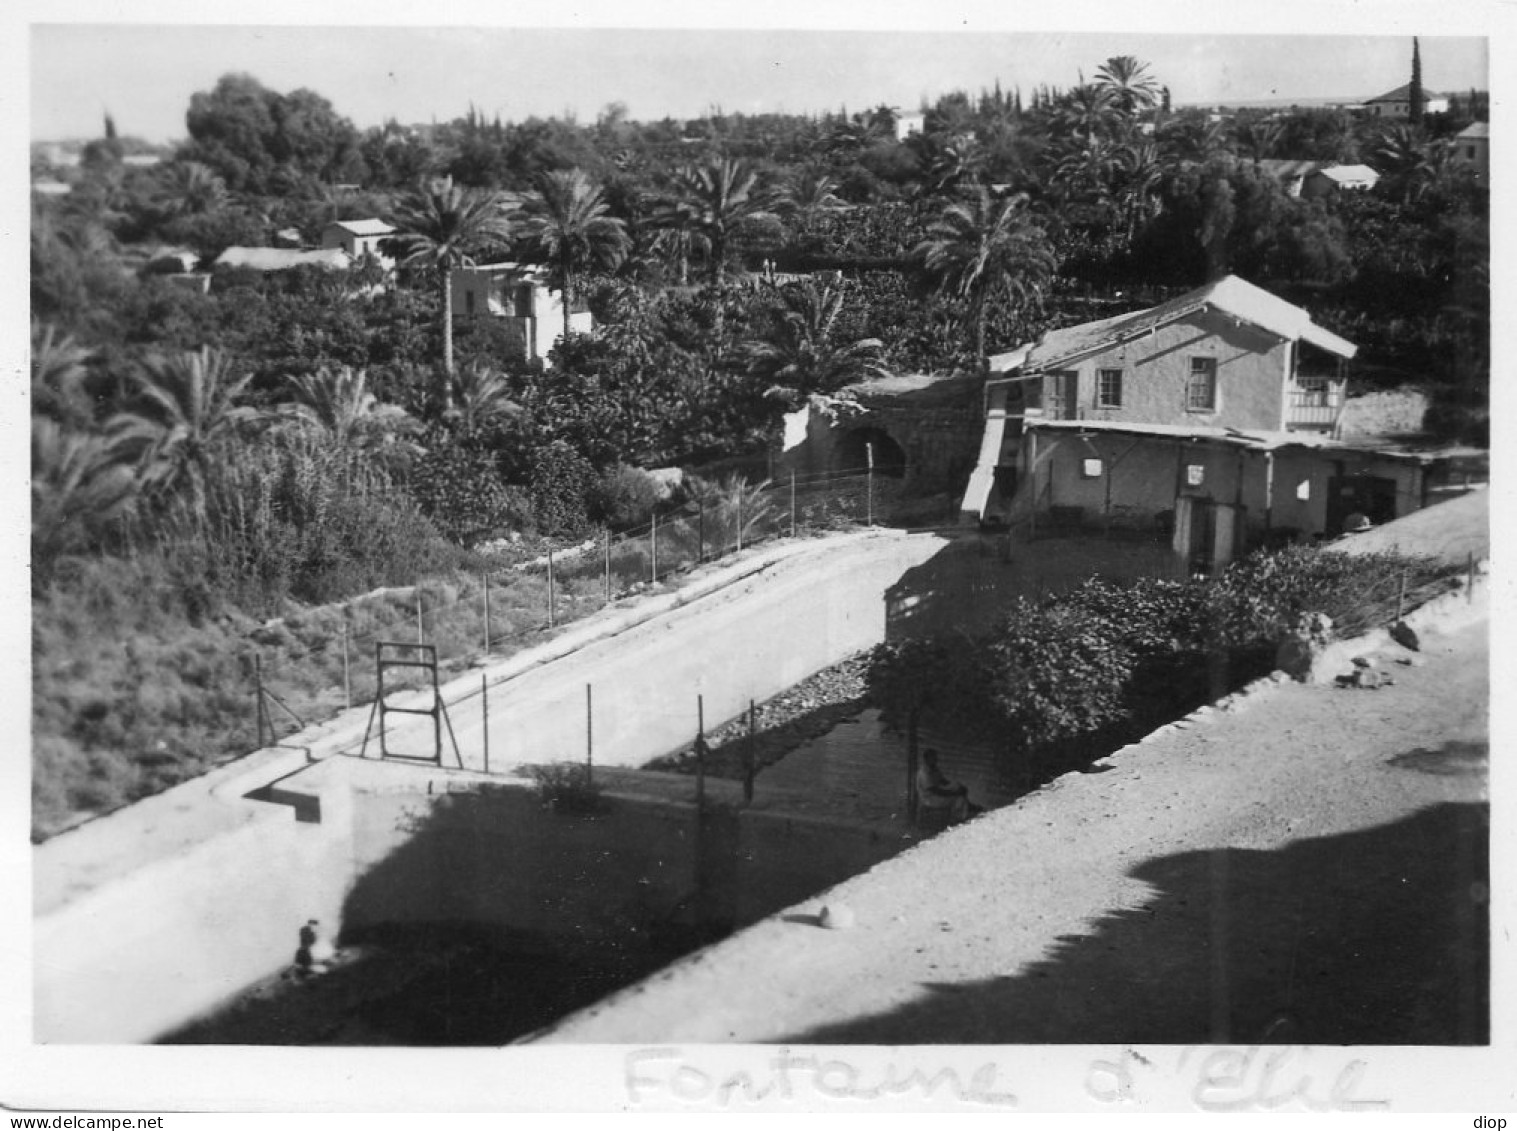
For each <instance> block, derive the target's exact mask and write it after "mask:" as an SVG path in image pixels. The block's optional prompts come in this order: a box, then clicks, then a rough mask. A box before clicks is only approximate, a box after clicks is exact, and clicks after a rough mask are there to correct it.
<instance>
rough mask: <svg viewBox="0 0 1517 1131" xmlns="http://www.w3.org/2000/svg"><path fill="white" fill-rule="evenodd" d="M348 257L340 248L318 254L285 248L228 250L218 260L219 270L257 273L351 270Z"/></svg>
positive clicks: (216, 264)
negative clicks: (240, 269)
mask: <svg viewBox="0 0 1517 1131" xmlns="http://www.w3.org/2000/svg"><path fill="white" fill-rule="evenodd" d="M351 263H352V261H351V260H350V259H349V258H348V253H347V252H345V251H343V250H342V248H340V247H328V248H320V249H318V250H315V251H297V250H295V249H294V248H285V247H229V248H227V249H226V250H225V251H223V252H222V253H221V254H220V255H218V256H217V257H216V263H215V266H217V267H247V268H250V269H252V270H254V271H285V270H288V269H289V268H291V267H303V266H307V265H309V266H313V267H330V268H333V269H341V268H345V267H348V266H350V265H351Z"/></svg>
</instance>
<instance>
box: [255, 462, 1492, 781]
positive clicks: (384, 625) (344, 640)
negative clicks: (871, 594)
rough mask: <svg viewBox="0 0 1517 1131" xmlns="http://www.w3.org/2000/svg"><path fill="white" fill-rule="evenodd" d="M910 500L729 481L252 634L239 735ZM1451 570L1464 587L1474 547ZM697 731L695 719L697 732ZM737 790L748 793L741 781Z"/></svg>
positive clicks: (469, 700) (1365, 617)
mask: <svg viewBox="0 0 1517 1131" xmlns="http://www.w3.org/2000/svg"><path fill="white" fill-rule="evenodd" d="M911 502H912V500H909V499H906V498H905V497H903V493H902V484H901V481H900V480H899V479H895V478H891V477H889V476H885V475H881V474H876V473H872V472H871V471H870V470H869V469H867V468H866V469H853V470H850V471H845V472H840V473H823V474H816V475H805V474H793V475H786V476H783V477H782V478H780V479H779V480H778V481H762V482H760V483H757V484H754V483H749V482H747V481H744V480H741V479H733V480H731V481H729V482H728V483H726V484H725V485H722V486H720V487H716V488H711V489H709V490H708V491H707V492H706V493H705V494H704V495H702V496H700V497H697V498H693V499H690V500H688V501H686V502H685V503H683V504H681V505H678V506H674V507H668V508H665V509H663V510H662V511H660V512H658V513H655V514H654V515H653V516H651V517H650V519H649V521H648V522H647V523H646V524H643V525H640V526H638V527H636V528H633V529H630V530H624V531H620V532H612V531H609V530H603V531H601V532H600V533H599V534H598V535H597V536H596V537H593V538H589V539H585V540H584V541H582V542H579V543H577V544H575V545H571V546H567V547H564V548H563V549H560V550H554V551H550V552H548V553H545V554H544V555H542V556H541V557H540V558H537V559H534V560H531V561H527V562H518V563H513V564H506V565H501V566H499V567H496V568H493V569H490V570H488V571H485V572H482V573H480V574H479V575H478V576H477V577H472V578H471V577H458V578H454V579H452V580H449V581H445V582H444V581H431V582H424V583H419V584H417V585H416V586H413V587H410V588H402V589H391V590H381V591H378V592H376V593H373V594H369V595H367V596H366V597H364V598H360V599H357V600H355V601H351V602H348V603H346V604H345V605H343V606H341V607H340V608H334V609H328V610H323V611H322V613H321V614H320V615H317V616H315V617H313V618H312V619H310V620H309V621H307V622H304V623H292V622H290V621H286V622H280V623H276V624H274V625H272V626H268V627H266V628H265V629H264V630H261V632H260V633H259V634H255V643H257V644H260V645H266V647H260V649H259V650H258V651H256V652H255V653H254V654H253V655H252V656H251V664H250V668H251V670H250V672H249V674H250V676H251V677H252V681H253V688H254V694H253V696H252V698H253V704H252V707H253V710H252V711H250V714H252V715H253V716H254V721H253V725H252V726H250V727H249V734H248V738H249V739H250V740H254V741H256V744H257V745H256V746H254V747H252V748H253V749H260V748H263V747H264V746H266V745H270V744H273V743H278V742H280V741H282V740H284V739H287V738H289V737H290V736H292V735H294V734H296V733H297V732H299V731H301V730H304V729H305V728H306V727H307V726H309V725H310V724H312V723H316V722H323V721H327V720H329V719H331V718H333V717H335V716H336V715H338V714H339V713H341V712H342V711H344V710H346V709H350V708H353V707H358V706H364V705H369V706H373V705H374V703H375V699H376V693H377V690H378V674H377V672H378V664H377V659H378V650H379V646H380V645H381V644H389V645H397V644H400V645H403V644H407V643H413V642H414V643H415V644H418V645H425V646H427V647H428V648H429V649H430V650H431V651H432V653H433V654H434V655H435V657H436V662H437V666H438V670H439V671H440V672H442V673H445V674H447V675H448V677H449V678H451V677H452V676H454V675H456V674H457V673H460V672H462V671H464V670H466V669H467V668H468V667H469V666H471V665H477V664H479V663H481V662H482V661H484V660H486V659H498V658H502V657H504V656H507V655H510V654H512V653H514V652H516V651H520V650H522V649H523V648H526V647H530V646H532V645H534V644H537V643H540V642H542V641H543V640H544V639H545V638H546V636H547V634H550V633H551V632H553V631H554V630H555V629H558V628H560V627H562V626H565V625H568V624H570V623H572V622H574V621H577V620H580V619H582V618H584V617H587V616H589V615H592V614H594V613H596V612H598V611H600V610H601V609H604V608H606V607H607V606H609V605H612V604H614V603H616V602H617V601H619V600H621V599H623V598H625V597H628V596H632V595H640V594H645V593H647V592H650V591H652V590H654V589H655V588H656V587H657V586H659V585H661V584H665V583H667V582H669V581H670V580H671V579H673V578H676V577H679V576H682V575H685V574H688V573H689V572H690V571H691V570H692V569H695V568H698V567H700V566H702V565H705V564H709V563H712V562H716V561H720V560H722V559H725V558H728V557H731V556H733V555H735V554H737V553H739V552H741V551H743V550H745V549H748V548H750V547H753V546H756V545H759V544H762V543H765V542H769V541H772V540H774V539H777V538H785V537H798V536H801V535H802V534H811V533H817V532H822V531H835V530H844V529H850V528H858V527H862V526H869V525H873V524H876V523H880V522H885V521H890V520H891V519H893V518H894V517H895V516H896V515H897V514H898V513H899V512H900V510H901V509H902V506H903V504H905V505H907V506H909V505H910V504H911ZM943 517H944V518H945V519H946V518H947V517H948V516H947V515H946V513H945V515H944V516H943ZM1462 572H1465V573H1466V574H1467V575H1468V581H1467V586H1468V587H1469V589H1470V590H1472V588H1473V585H1474V581H1475V562H1474V558H1473V555H1471V557H1470V560H1469V562H1468V563H1467V566H1466V569H1465V570H1464V571H1462ZM1458 584H1459V582H1458V581H1457V580H1454V579H1452V578H1451V577H1450V576H1447V575H1445V576H1440V577H1436V578H1432V579H1425V578H1421V577H1413V576H1411V575H1409V574H1408V573H1407V572H1406V571H1402V573H1401V575H1400V576H1399V577H1392V578H1389V579H1383V580H1381V581H1380V582H1379V583H1378V584H1377V585H1376V586H1374V587H1373V588H1372V589H1371V590H1369V591H1367V592H1366V593H1365V594H1364V598H1363V600H1362V601H1361V602H1359V603H1358V604H1357V605H1356V608H1355V611H1354V613H1353V615H1351V616H1349V617H1346V618H1344V619H1342V620H1341V621H1340V623H1339V625H1338V630H1339V633H1340V634H1341V635H1345V636H1349V635H1357V634H1360V633H1363V632H1366V631H1369V630H1370V629H1372V628H1375V627H1380V626H1384V625H1388V624H1390V623H1393V622H1394V621H1396V620H1400V619H1402V617H1403V616H1404V615H1405V614H1406V613H1407V612H1409V611H1410V610H1411V609H1413V608H1416V607H1418V606H1419V605H1421V604H1424V603H1426V602H1427V601H1428V600H1431V599H1432V598H1434V597H1436V596H1439V595H1440V594H1442V593H1446V592H1448V591H1449V590H1451V589H1452V588H1455V587H1457V585H1458ZM433 678H435V675H429V674H427V673H426V672H424V671H420V670H417V671H414V672H411V673H406V674H401V675H396V674H394V673H392V674H390V675H388V676H386V678H385V690H386V693H387V695H388V694H390V693H393V692H396V691H400V690H403V689H407V688H410V689H417V688H420V687H422V686H423V685H424V684H426V683H428V682H429V681H430V680H432V679H433ZM586 694H587V697H588V696H589V694H590V689H589V688H588V687H587V689H586ZM475 700H478V701H479V702H478V704H475V702H474V701H475ZM449 707H452V708H455V709H457V710H470V711H472V710H475V709H480V710H482V711H483V713H484V717H485V724H484V728H483V734H484V750H483V751H482V752H466V753H465V754H464V755H461V756H460V757H459V759H458V760H457V763H456V764H459V765H467V767H468V768H471V769H485V770H490V769H491V753H490V731H489V721H488V714H489V681H488V677H487V676H485V675H484V674H481V678H480V684H479V686H478V687H477V688H468V689H466V690H465V691H464V692H463V693H462V694H459V695H457V696H456V697H455V699H453V700H452V701H450V702H449V703H447V704H444V705H442V709H443V710H446V709H447V708H449ZM592 718H593V716H592V714H591V713H590V708H589V705H588V703H587V713H586V717H585V727H586V758H587V765H588V764H589V762H590V761H591V760H592V759H593V754H592V751H593V737H592V735H593V722H592ZM703 731H704V725H703V724H702V725H701V727H699V728H698V729H697V731H696V733H697V735H699V734H702V733H703ZM503 737H504V736H500V735H498V736H497V739H496V741H497V746H498V747H499V746H503V745H504V743H503V742H502V741H501V740H502V738H503ZM348 747H351V750H352V751H353V752H357V751H358V750H359V749H360V748H361V744H360V742H359V740H357V739H355V740H352V741H351V742H350V743H349V744H348V746H346V747H345V748H344V749H348ZM440 753H443V754H444V755H445V757H444V764H455V763H454V762H453V761H450V760H449V759H451V757H452V755H451V751H446V750H445V751H443V752H440ZM499 761H500V760H499V759H498V758H497V760H496V763H497V764H496V767H495V768H499ZM747 788H748V791H749V792H750V794H751V789H752V785H751V778H750V779H749V783H748V786H747Z"/></svg>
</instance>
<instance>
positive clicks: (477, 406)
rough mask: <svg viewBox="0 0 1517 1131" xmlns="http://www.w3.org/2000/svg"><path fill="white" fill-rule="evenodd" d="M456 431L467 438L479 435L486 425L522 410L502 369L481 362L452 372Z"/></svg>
mask: <svg viewBox="0 0 1517 1131" xmlns="http://www.w3.org/2000/svg"><path fill="white" fill-rule="evenodd" d="M452 384H453V410H452V417H451V422H452V424H453V426H454V434H455V435H456V436H457V437H458V438H459V439H462V440H464V441H468V440H471V439H473V438H474V437H476V436H478V435H479V433H480V431H481V430H483V429H484V428H485V426H486V425H488V424H491V423H493V422H495V421H499V420H505V419H508V418H510V417H513V416H518V415H520V413H521V411H522V410H521V406H519V405H518V404H517V403H516V402H515V401H514V400H512V399H511V385H510V382H509V381H507V379H506V377H505V375H504V374H502V373H501V372H500V371H499V370H496V369H491V368H490V367H489V366H487V365H481V364H480V363H479V362H474V363H473V364H470V365H466V366H464V367H463V368H462V369H460V370H459V371H458V372H457V373H455V374H454V375H453V378H452Z"/></svg>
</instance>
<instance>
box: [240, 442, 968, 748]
mask: <svg viewBox="0 0 1517 1131" xmlns="http://www.w3.org/2000/svg"><path fill="white" fill-rule="evenodd" d="M700 492H701V493H700V494H698V495H697V497H694V498H691V499H689V500H687V501H685V502H683V503H681V504H678V505H675V506H670V507H664V508H661V509H659V510H657V511H655V512H654V513H653V515H652V516H651V517H650V518H649V520H648V521H647V522H646V523H643V524H641V525H639V526H636V527H634V528H631V529H627V530H622V531H611V530H609V529H607V530H602V531H601V532H599V533H598V534H597V535H596V536H594V537H592V538H587V539H585V540H583V541H580V542H578V543H575V544H572V545H569V546H565V547H563V548H562V549H557V550H549V551H548V552H546V553H544V554H543V555H541V556H540V557H538V558H535V559H533V560H530V561H526V562H516V563H511V564H503V565H500V566H497V567H493V568H490V569H488V570H485V571H483V572H480V573H479V574H477V575H475V576H467V575H460V576H455V577H453V578H450V579H447V580H433V581H424V582H418V583H417V584H416V585H415V586H410V587H402V588H395V589H385V590H379V591H376V592H374V593H371V594H368V595H366V596H364V597H361V598H358V599H355V600H352V601H349V602H346V603H345V604H343V605H341V606H334V607H331V608H328V609H325V610H321V611H318V612H315V613H312V614H310V615H309V616H300V615H297V616H295V617H290V618H285V619H284V620H282V621H277V622H273V623H272V624H270V625H268V626H265V627H264V628H263V629H261V630H259V631H258V632H256V633H255V634H254V636H253V640H254V645H255V651H254V652H253V653H252V655H251V657H250V664H249V668H250V670H249V675H250V676H251V678H252V680H253V682H254V686H255V693H254V710H253V711H252V712H251V714H253V716H254V723H253V726H252V727H251V728H250V734H249V738H250V739H253V740H255V741H256V742H257V746H256V747H254V749H257V748H261V747H262V746H264V745H266V744H268V743H270V742H276V741H279V740H282V739H284V738H288V737H289V736H290V735H292V734H295V733H297V732H298V731H300V730H303V729H305V727H306V726H308V725H310V724H312V723H315V722H321V721H326V720H328V719H330V718H332V717H334V716H336V715H337V714H338V713H340V712H342V711H344V710H346V709H350V708H353V707H357V706H363V705H368V704H372V703H373V701H374V698H375V694H376V691H377V688H378V677H377V675H376V672H377V664H376V653H377V649H378V647H379V645H381V644H405V643H411V642H414V643H416V644H420V645H427V646H429V647H431V648H433V649H435V654H436V658H437V662H438V665H439V667H440V668H441V669H442V670H444V671H445V672H449V673H456V672H459V671H462V670H464V669H465V668H467V667H468V666H470V665H471V664H474V663H477V662H479V661H481V660H483V659H485V658H486V657H491V658H501V657H504V656H507V655H510V654H511V653H513V652H516V651H520V650H521V649H523V648H526V647H530V646H532V645H534V644H536V643H540V642H541V641H542V640H543V639H544V638H545V635H546V634H549V633H552V632H553V631H554V630H556V629H558V628H561V627H563V626H565V625H568V624H570V623H573V622H575V621H578V620H581V619H583V618H585V617H587V616H590V615H592V614H594V613H596V612H599V611H600V610H601V609H604V608H606V607H607V606H609V605H613V604H615V603H616V602H617V601H619V600H622V599H623V598H626V597H629V596H637V595H642V594H646V593H648V592H650V591H653V590H655V589H656V588H657V587H659V586H661V585H665V584H667V583H669V582H670V581H671V580H673V579H675V578H678V577H681V576H683V575H686V574H688V573H689V572H690V571H691V570H693V569H696V568H699V567H700V566H703V565H708V564H711V563H714V562H717V561H720V560H723V559H726V558H729V557H731V556H733V555H735V554H737V553H740V552H741V551H743V550H746V549H749V548H751V547H754V546H757V545H760V544H762V543H766V542H771V541H773V540H775V539H778V538H786V537H799V536H802V535H807V534H817V533H824V532H827V531H836V530H845V529H854V528H860V527H867V526H872V525H876V524H880V523H883V522H887V521H893V520H894V518H895V517H896V515H897V513H898V511H899V510H900V506H901V504H902V502H903V492H902V484H901V481H900V479H899V478H893V477H891V476H889V475H885V474H882V473H877V472H874V471H873V470H871V469H869V468H861V469H848V470H844V471H840V472H827V473H820V474H802V473H792V474H787V475H785V476H784V477H782V478H781V479H780V480H778V481H769V480H764V481H760V482H758V483H750V482H748V481H746V480H743V479H741V478H736V477H734V478H732V479H730V480H728V481H727V482H725V483H723V484H719V485H711V484H706V485H703V486H702V487H701V488H700ZM944 517H945V518H946V509H945V516H944ZM427 678H428V677H426V676H425V675H424V673H419V672H418V673H412V674H410V675H406V674H399V675H396V674H392V675H390V676H389V677H387V678H386V681H385V688H386V692H387V693H389V692H392V691H399V690H403V689H406V688H418V687H420V686H422V684H423V683H424V682H425V681H426V679H427Z"/></svg>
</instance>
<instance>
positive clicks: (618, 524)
mask: <svg viewBox="0 0 1517 1131" xmlns="http://www.w3.org/2000/svg"><path fill="white" fill-rule="evenodd" d="M659 497H660V496H659V489H658V484H657V483H656V482H655V481H654V479H653V477H652V476H651V475H649V474H648V473H647V472H646V471H643V470H642V469H640V468H636V467H628V466H627V465H626V464H622V463H619V464H617V465H616V466H615V467H609V468H607V469H606V470H605V471H603V472H601V474H600V478H598V479H597V480H596V481H595V483H594V484H593V485H592V486H591V488H590V492H589V498H588V500H587V501H588V504H589V515H590V518H591V519H592V520H594V521H596V522H600V523H603V524H605V525H606V526H609V527H611V528H612V529H613V530H630V529H631V528H632V527H634V526H642V525H644V524H645V523H647V521H648V519H649V517H650V516H651V515H652V514H653V508H654V507H656V506H657V505H658V503H659Z"/></svg>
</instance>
